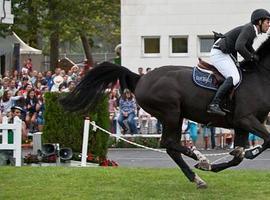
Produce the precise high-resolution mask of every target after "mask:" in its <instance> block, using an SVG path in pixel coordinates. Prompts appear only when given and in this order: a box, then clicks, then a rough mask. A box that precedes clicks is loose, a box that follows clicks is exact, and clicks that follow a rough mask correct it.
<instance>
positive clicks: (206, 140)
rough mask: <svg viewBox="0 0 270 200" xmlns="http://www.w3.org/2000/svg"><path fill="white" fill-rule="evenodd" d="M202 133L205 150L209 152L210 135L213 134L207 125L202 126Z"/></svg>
mask: <svg viewBox="0 0 270 200" xmlns="http://www.w3.org/2000/svg"><path fill="white" fill-rule="evenodd" d="M202 133H203V141H204V149H205V150H208V149H209V148H208V144H209V135H210V134H211V131H210V128H209V127H208V126H206V125H202Z"/></svg>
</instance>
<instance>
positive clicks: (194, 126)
mask: <svg viewBox="0 0 270 200" xmlns="http://www.w3.org/2000/svg"><path fill="white" fill-rule="evenodd" d="M188 127H189V133H190V137H191V140H192V144H193V146H196V142H197V140H198V123H197V122H194V121H191V120H189V121H188Z"/></svg>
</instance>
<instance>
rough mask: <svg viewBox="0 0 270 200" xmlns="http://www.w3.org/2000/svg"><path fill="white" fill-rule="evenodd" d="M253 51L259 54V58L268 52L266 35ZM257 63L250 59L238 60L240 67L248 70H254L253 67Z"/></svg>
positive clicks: (268, 44)
mask: <svg viewBox="0 0 270 200" xmlns="http://www.w3.org/2000/svg"><path fill="white" fill-rule="evenodd" d="M255 53H256V54H257V55H258V56H259V58H260V59H263V58H264V57H265V56H267V55H268V53H270V37H268V38H267V39H266V40H265V41H264V42H263V43H262V44H261V45H260V46H259V48H258V49H257V50H256V51H255ZM257 64H258V63H254V62H252V61H249V60H248V61H247V60H243V61H242V62H240V66H241V67H242V68H245V69H247V70H248V71H249V70H251V71H254V70H256V67H254V66H255V65H257Z"/></svg>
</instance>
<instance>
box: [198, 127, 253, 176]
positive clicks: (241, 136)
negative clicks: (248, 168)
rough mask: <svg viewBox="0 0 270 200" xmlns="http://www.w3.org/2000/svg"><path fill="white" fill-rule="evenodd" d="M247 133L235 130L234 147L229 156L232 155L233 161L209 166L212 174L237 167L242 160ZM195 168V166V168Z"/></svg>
mask: <svg viewBox="0 0 270 200" xmlns="http://www.w3.org/2000/svg"><path fill="white" fill-rule="evenodd" d="M248 134H249V133H248V132H247V131H244V130H241V129H235V137H234V146H235V147H236V148H235V149H234V150H233V151H232V152H231V153H230V154H231V155H233V156H234V157H233V159H232V160H230V161H228V162H223V163H218V164H211V171H212V172H220V171H222V170H224V169H227V168H229V167H234V166H237V165H239V164H240V163H241V162H242V161H243V159H244V149H245V147H246V145H247V142H248ZM195 167H196V166H195Z"/></svg>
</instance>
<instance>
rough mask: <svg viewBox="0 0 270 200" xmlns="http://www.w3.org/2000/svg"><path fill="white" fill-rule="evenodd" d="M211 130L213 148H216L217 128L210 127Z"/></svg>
mask: <svg viewBox="0 0 270 200" xmlns="http://www.w3.org/2000/svg"><path fill="white" fill-rule="evenodd" d="M210 132H211V148H212V149H215V147H216V128H215V127H210Z"/></svg>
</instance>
